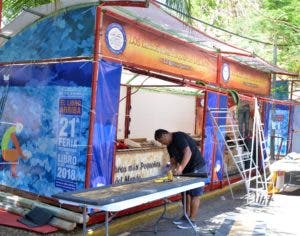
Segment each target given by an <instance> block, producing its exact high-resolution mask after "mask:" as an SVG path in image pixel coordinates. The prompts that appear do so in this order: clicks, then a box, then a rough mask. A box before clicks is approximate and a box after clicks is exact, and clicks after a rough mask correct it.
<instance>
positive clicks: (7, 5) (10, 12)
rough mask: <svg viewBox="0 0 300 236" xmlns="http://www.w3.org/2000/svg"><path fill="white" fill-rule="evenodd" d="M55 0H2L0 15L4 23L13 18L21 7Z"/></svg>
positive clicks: (34, 5) (29, 6)
mask: <svg viewBox="0 0 300 236" xmlns="http://www.w3.org/2000/svg"><path fill="white" fill-rule="evenodd" d="M54 1H55V0H2V17H3V19H2V20H3V22H4V25H5V24H7V23H8V22H10V21H11V20H13V19H14V18H15V17H16V16H17V15H19V14H20V12H21V11H22V10H23V8H24V7H25V8H31V7H36V6H39V5H42V4H46V3H50V2H54Z"/></svg>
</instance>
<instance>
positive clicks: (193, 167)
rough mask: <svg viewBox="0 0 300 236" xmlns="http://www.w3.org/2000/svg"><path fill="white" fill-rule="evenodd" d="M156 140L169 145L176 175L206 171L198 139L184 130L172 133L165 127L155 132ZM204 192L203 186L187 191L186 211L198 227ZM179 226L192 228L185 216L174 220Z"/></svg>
mask: <svg viewBox="0 0 300 236" xmlns="http://www.w3.org/2000/svg"><path fill="white" fill-rule="evenodd" d="M154 138H155V140H157V141H158V142H160V143H161V144H164V145H167V148H168V153H169V155H170V160H171V168H172V171H173V174H174V175H181V174H187V173H199V174H200V173H201V174H203V173H206V172H207V170H206V165H205V161H204V159H203V157H202V155H201V153H200V151H199V149H198V147H197V145H196V141H195V140H194V139H192V138H191V137H190V136H189V135H187V134H186V133H183V132H174V133H170V132H168V131H167V130H164V129H158V130H156V131H155V134H154ZM202 194H203V187H201V188H196V189H192V190H190V191H188V192H187V193H186V195H187V198H186V211H187V212H186V213H187V215H188V216H189V218H190V220H191V222H192V223H193V224H194V225H193V226H194V227H197V226H196V224H195V220H196V217H197V213H198V208H199V205H200V198H199V196H200V195H202ZM173 223H174V224H176V225H177V227H178V228H181V229H188V228H192V226H191V225H190V224H189V222H188V221H187V219H186V218H185V217H184V216H183V217H181V218H180V219H179V220H175V221H173Z"/></svg>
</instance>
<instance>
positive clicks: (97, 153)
mask: <svg viewBox="0 0 300 236" xmlns="http://www.w3.org/2000/svg"><path fill="white" fill-rule="evenodd" d="M99 67H100V69H99V76H98V85H97V98H96V118H95V125H94V134H93V156H92V163H91V164H92V165H91V175H90V179H91V181H90V185H91V187H96V186H100V185H107V184H111V182H112V165H113V157H114V144H115V139H116V130H117V121H118V108H119V96H120V80H121V73H122V66H121V64H118V63H113V62H107V61H104V60H102V61H101V62H100V64H99Z"/></svg>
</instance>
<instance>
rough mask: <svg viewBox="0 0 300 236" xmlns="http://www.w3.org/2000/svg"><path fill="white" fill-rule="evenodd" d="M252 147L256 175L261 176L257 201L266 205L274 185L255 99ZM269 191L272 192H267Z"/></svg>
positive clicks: (272, 192) (256, 187)
mask: <svg viewBox="0 0 300 236" xmlns="http://www.w3.org/2000/svg"><path fill="white" fill-rule="evenodd" d="M252 137H253V139H252V145H251V154H252V156H253V152H254V150H255V154H256V155H255V162H256V163H258V167H259V168H258V169H257V171H258V172H257V174H261V175H262V180H263V181H262V183H257V184H260V186H262V192H261V193H259V192H257V194H256V195H257V196H258V197H259V199H257V201H258V202H259V203H260V202H262V203H264V204H268V203H269V202H270V200H271V198H272V196H273V194H274V191H273V190H274V183H273V181H272V179H271V170H270V165H271V163H270V155H269V152H268V151H267V141H266V139H265V135H264V125H263V123H262V122H261V116H260V112H259V106H258V102H257V98H255V99H254V118H253V131H252ZM251 187H252V188H253V190H254V191H255V190H257V189H258V186H254V187H253V186H251ZM269 189H271V190H272V191H269Z"/></svg>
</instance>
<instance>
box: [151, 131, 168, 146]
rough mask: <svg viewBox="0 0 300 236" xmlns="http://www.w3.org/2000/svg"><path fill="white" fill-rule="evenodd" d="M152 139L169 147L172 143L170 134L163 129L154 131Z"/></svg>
mask: <svg viewBox="0 0 300 236" xmlns="http://www.w3.org/2000/svg"><path fill="white" fill-rule="evenodd" d="M154 138H155V140H156V141H158V142H160V143H161V144H164V145H169V144H170V143H171V142H172V133H169V132H168V131H167V130H164V129H158V130H156V131H155V134H154Z"/></svg>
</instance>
